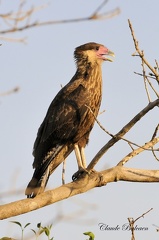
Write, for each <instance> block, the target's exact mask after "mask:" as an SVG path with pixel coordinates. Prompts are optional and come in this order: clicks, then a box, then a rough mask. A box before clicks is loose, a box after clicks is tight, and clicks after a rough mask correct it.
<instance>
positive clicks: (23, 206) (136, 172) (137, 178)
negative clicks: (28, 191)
mask: <svg viewBox="0 0 159 240" xmlns="http://www.w3.org/2000/svg"><path fill="white" fill-rule="evenodd" d="M116 181H131V182H159V170H144V169H134V168H125V167H120V166H116V167H113V168H110V169H107V170H104V171H101V172H96V171H92V172H91V173H90V174H85V175H84V176H82V178H81V179H79V180H77V181H75V182H72V183H68V184H65V185H63V186H61V187H58V188H56V189H54V190H49V191H46V192H44V193H42V194H40V195H38V196H36V197H35V198H33V199H23V200H19V201H16V202H12V203H8V204H4V205H1V206H0V220H3V219H6V218H9V217H12V216H17V215H20V214H24V213H27V212H29V211H34V210H37V209H39V208H42V207H45V206H48V205H50V204H53V203H55V202H58V201H61V200H63V199H67V198H69V197H72V196H74V195H77V194H81V193H84V192H87V191H89V190H90V189H92V188H95V187H100V186H104V185H106V184H107V183H110V182H116Z"/></svg>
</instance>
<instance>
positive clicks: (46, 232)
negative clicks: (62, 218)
mask: <svg viewBox="0 0 159 240" xmlns="http://www.w3.org/2000/svg"><path fill="white" fill-rule="evenodd" d="M44 231H45V234H46V236H49V235H50V231H49V229H48V228H47V227H45V228H44Z"/></svg>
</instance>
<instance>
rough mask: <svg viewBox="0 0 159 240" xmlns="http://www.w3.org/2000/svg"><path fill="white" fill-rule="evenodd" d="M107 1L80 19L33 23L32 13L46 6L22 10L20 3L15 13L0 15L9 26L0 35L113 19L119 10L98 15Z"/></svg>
mask: <svg viewBox="0 0 159 240" xmlns="http://www.w3.org/2000/svg"><path fill="white" fill-rule="evenodd" d="M107 2H108V0H105V1H103V2H102V3H101V4H100V5H99V6H98V7H97V9H96V10H95V11H94V12H93V13H92V14H91V15H90V16H87V17H82V18H74V19H62V20H48V21H43V22H41V21H34V22H31V18H32V17H33V15H34V13H35V12H37V11H39V10H41V9H44V8H46V7H47V5H42V6H38V7H35V6H33V7H31V8H30V9H28V10H23V7H24V5H25V0H23V1H21V2H20V4H19V7H18V10H17V12H9V13H6V14H0V18H1V19H3V21H4V22H5V24H7V25H8V26H9V28H8V29H6V28H4V29H3V30H0V34H1V35H4V34H9V33H15V32H21V31H24V30H27V29H31V28H35V27H41V26H46V25H53V24H66V23H73V22H82V21H91V20H105V19H109V18H113V17H115V16H117V15H119V14H120V9H119V8H115V9H113V10H112V11H109V12H105V13H99V11H100V10H101V9H102V8H103V7H104V6H105V5H106V3H107ZM0 39H5V40H8V41H11V38H10V37H9V38H8V37H6V38H4V37H2V36H0ZM12 41H16V39H14V38H13V40H12ZM17 41H18V42H25V40H24V39H23V38H22V39H21V41H20V39H17Z"/></svg>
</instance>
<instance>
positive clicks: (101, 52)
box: [74, 42, 115, 64]
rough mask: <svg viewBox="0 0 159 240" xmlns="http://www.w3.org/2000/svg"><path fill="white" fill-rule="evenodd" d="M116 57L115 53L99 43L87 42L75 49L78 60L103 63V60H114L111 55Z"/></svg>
mask: <svg viewBox="0 0 159 240" xmlns="http://www.w3.org/2000/svg"><path fill="white" fill-rule="evenodd" d="M110 56H111V57H114V56H115V55H114V53H113V52H111V51H110V50H109V49H108V48H107V47H105V46H104V45H102V44H99V43H94V42H90V43H86V44H84V45H81V46H79V47H77V48H76V49H75V51H74V57H75V60H76V62H77V63H78V61H81V60H82V59H83V60H86V61H88V62H91V63H98V64H101V63H102V62H103V61H110V62H112V61H113V60H112V59H111V58H109V57H110Z"/></svg>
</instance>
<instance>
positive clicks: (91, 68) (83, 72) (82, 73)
mask: <svg viewBox="0 0 159 240" xmlns="http://www.w3.org/2000/svg"><path fill="white" fill-rule="evenodd" d="M75 75H76V77H77V78H82V79H85V80H87V81H96V80H97V81H100V80H102V79H98V78H101V76H102V71H101V63H98V62H90V61H88V59H82V60H80V61H78V62H77V71H76V74H75ZM90 84H91V82H90Z"/></svg>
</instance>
